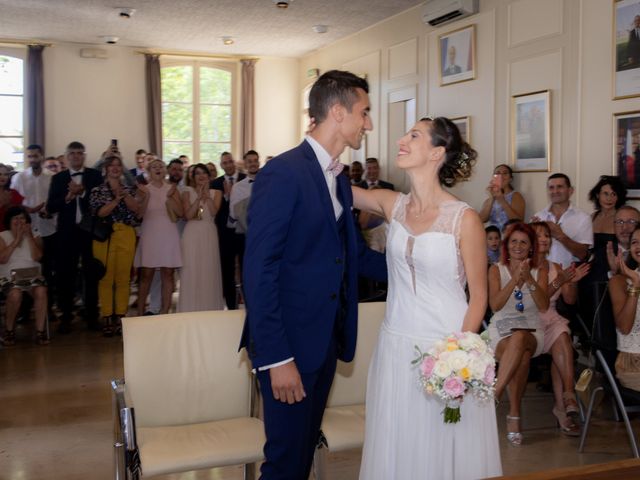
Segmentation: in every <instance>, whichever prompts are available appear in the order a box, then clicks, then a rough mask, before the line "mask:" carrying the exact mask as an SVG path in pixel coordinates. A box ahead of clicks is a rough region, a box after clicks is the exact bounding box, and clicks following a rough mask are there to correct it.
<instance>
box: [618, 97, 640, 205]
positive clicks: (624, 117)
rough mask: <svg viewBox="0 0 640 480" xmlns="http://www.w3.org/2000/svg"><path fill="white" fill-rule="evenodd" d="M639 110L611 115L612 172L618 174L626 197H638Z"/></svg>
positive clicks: (639, 167) (639, 176)
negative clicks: (624, 188)
mask: <svg viewBox="0 0 640 480" xmlns="http://www.w3.org/2000/svg"><path fill="white" fill-rule="evenodd" d="M639 143H640V110H637V111H635V112H624V113H616V114H614V115H613V174H614V175H619V176H620V179H621V180H622V181H623V183H624V184H625V186H626V187H627V191H628V198H635V199H639V198H640V146H639Z"/></svg>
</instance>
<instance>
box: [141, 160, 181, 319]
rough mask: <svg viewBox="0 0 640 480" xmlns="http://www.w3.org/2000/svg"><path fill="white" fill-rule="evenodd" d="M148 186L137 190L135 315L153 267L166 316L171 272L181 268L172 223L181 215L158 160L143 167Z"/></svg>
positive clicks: (177, 199)
mask: <svg viewBox="0 0 640 480" xmlns="http://www.w3.org/2000/svg"><path fill="white" fill-rule="evenodd" d="M147 171H148V172H149V184H148V185H140V186H139V187H138V188H139V189H140V190H142V191H144V192H145V193H146V195H145V197H144V200H143V202H142V206H141V209H140V216H143V221H142V226H141V227H140V242H139V243H138V251H137V253H136V265H138V266H140V267H141V271H140V290H139V292H138V315H143V314H144V311H145V310H144V308H145V302H146V299H147V295H148V294H149V287H150V285H151V280H152V278H153V275H154V272H155V271H156V269H157V268H159V269H160V277H161V281H162V306H161V308H160V313H168V312H169V308H170V307H171V294H172V293H173V273H174V271H175V269H176V268H178V267H181V266H182V255H181V252H180V236H179V234H178V227H177V226H176V224H175V222H174V221H172V217H173V218H174V219H177V218H178V217H181V216H182V214H183V211H182V200H181V198H180V193H179V192H178V189H177V185H176V184H171V183H168V182H166V181H165V179H164V177H165V175H166V173H167V169H166V167H165V165H164V163H163V162H162V160H160V159H154V160H152V161H151V163H149V165H148V166H147Z"/></svg>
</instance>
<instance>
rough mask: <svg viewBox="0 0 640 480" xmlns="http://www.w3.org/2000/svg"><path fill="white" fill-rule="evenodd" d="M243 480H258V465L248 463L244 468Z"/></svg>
mask: <svg viewBox="0 0 640 480" xmlns="http://www.w3.org/2000/svg"><path fill="white" fill-rule="evenodd" d="M242 478H243V480H256V464H255V463H246V464H245V465H244V468H243V474H242Z"/></svg>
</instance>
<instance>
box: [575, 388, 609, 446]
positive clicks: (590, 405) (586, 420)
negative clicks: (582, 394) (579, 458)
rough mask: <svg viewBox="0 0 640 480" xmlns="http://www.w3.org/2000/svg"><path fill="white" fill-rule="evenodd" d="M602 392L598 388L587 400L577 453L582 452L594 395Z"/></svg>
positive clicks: (594, 399)
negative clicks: (585, 415) (587, 406)
mask: <svg viewBox="0 0 640 480" xmlns="http://www.w3.org/2000/svg"><path fill="white" fill-rule="evenodd" d="M601 390H604V388H603V387H598V388H595V389H594V390H593V392H591V398H590V399H589V408H588V409H587V418H585V421H584V425H583V426H582V435H581V436H580V445H579V446H578V452H580V453H582V451H583V450H584V442H585V440H586V439H587V431H588V430H589V422H591V414H592V413H593V405H594V404H595V402H596V394H597V393H598V392H599V391H601Z"/></svg>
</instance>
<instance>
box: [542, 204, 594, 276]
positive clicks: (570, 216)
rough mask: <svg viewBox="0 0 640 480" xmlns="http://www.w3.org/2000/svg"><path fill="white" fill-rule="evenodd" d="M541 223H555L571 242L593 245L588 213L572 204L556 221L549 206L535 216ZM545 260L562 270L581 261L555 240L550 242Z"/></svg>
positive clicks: (591, 226) (591, 225) (591, 227)
mask: <svg viewBox="0 0 640 480" xmlns="http://www.w3.org/2000/svg"><path fill="white" fill-rule="evenodd" d="M535 216H536V217H538V218H540V220H542V221H543V222H554V223H557V224H558V225H559V226H560V228H561V229H562V231H563V232H564V234H565V235H566V236H568V237H569V238H570V239H571V240H573V241H574V242H578V243H583V244H585V245H589V246H591V245H593V223H592V222H591V217H590V216H589V214H588V213H586V212H583V211H582V210H580V209H579V208H576V207H575V206H574V205H573V204H572V203H570V204H569V208H567V210H566V211H565V212H564V213H563V214H562V216H561V217H560V219H559V220H558V221H556V217H555V215H554V214H553V213H551V205H549V206H548V207H547V208H545V209H544V210H542V211H541V212H538V213H536V214H535ZM547 259H548V260H550V261H552V262H556V263H559V264H560V265H562V268H567V267H569V266H570V265H571V262H577V261H580V260H582V259H581V258H577V257H574V256H573V254H572V253H571V252H570V251H569V249H567V247H565V246H564V245H563V244H562V243H560V241H558V240H556V239H555V238H554V239H552V241H551V248H550V249H549V255H548V256H547Z"/></svg>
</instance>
